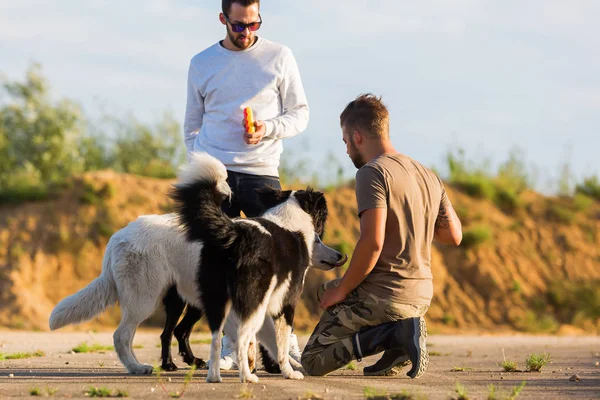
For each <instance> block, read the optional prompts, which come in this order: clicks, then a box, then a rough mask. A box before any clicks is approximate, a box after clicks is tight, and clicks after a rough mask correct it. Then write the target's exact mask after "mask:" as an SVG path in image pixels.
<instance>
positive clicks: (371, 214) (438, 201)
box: [302, 94, 462, 378]
mask: <svg viewBox="0 0 600 400" xmlns="http://www.w3.org/2000/svg"><path fill="white" fill-rule="evenodd" d="M340 124H341V128H342V135H343V141H344V143H345V144H346V150H347V153H348V156H349V157H350V159H351V160H352V162H353V163H354V165H355V166H356V168H358V172H357V173H356V199H357V203H358V216H359V217H360V238H359V240H358V242H357V243H356V247H355V250H354V254H353V256H352V261H351V263H350V266H349V267H348V270H347V271H346V273H345V274H344V276H343V277H342V278H339V279H336V280H333V281H329V282H327V283H325V284H324V285H323V286H322V287H321V288H320V289H319V291H318V296H319V301H320V304H321V307H322V308H323V309H325V310H326V311H325V312H324V313H323V315H322V316H321V320H320V321H319V323H318V324H317V326H316V328H315V330H314V332H313V334H312V335H311V337H310V339H309V340H308V343H307V345H306V347H305V349H304V352H303V353H302V366H303V367H304V369H305V370H306V372H307V373H308V374H309V375H317V376H322V375H326V374H328V373H330V372H332V371H334V370H336V369H338V368H341V367H343V366H345V365H346V364H348V363H349V362H350V361H352V360H353V359H357V360H359V361H360V360H361V359H362V358H363V357H367V356H370V355H374V354H377V353H379V352H382V351H384V353H383V356H382V357H381V359H380V360H379V361H378V362H377V363H376V364H375V365H372V366H370V367H367V368H365V371H364V373H365V375H395V374H397V373H398V372H399V369H400V367H402V366H404V365H407V364H408V363H409V362H410V363H411V364H412V367H411V369H410V370H409V371H408V373H407V375H408V376H410V377H411V378H419V377H420V376H421V375H422V374H423V373H424V372H425V370H426V369H427V365H428V362H429V354H428V353H427V348H426V344H425V337H426V336H427V328H426V325H425V320H424V319H423V316H424V315H425V313H426V312H427V310H428V308H429V305H430V303H431V298H432V296H433V283H432V275H431V245H432V241H433V239H434V238H435V239H437V240H439V241H440V242H442V243H447V244H452V245H456V246H458V245H459V244H460V241H461V239H462V227H461V223H460V221H459V219H458V217H457V215H456V212H455V211H454V209H453V208H452V204H451V203H450V200H449V199H448V197H447V195H446V191H445V189H444V185H443V183H442V181H441V180H440V178H439V177H438V176H437V175H436V174H435V173H434V172H433V171H431V170H430V169H428V168H426V167H424V166H423V165H421V164H420V163H419V162H417V161H415V160H413V159H412V158H410V157H408V156H405V155H403V154H400V153H398V152H397V151H396V150H395V149H394V147H393V145H392V143H391V140H390V135H389V113H388V110H387V108H386V106H385V105H384V104H383V103H382V102H381V98H377V97H375V96H373V95H371V94H367V95H361V96H359V97H358V98H356V99H355V100H354V101H352V102H351V103H349V104H348V106H347V107H346V109H345V110H344V111H343V112H342V114H341V116H340Z"/></svg>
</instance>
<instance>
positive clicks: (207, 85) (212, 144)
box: [184, 37, 309, 176]
mask: <svg viewBox="0 0 600 400" xmlns="http://www.w3.org/2000/svg"><path fill="white" fill-rule="evenodd" d="M245 107H250V108H252V111H253V113H254V119H255V120H256V121H259V120H262V121H264V122H265V126H266V134H265V137H264V138H263V140H262V141H261V142H260V143H259V144H256V145H249V144H246V142H244V133H245V130H244V127H243V124H242V121H243V118H244V108H245ZM308 114H309V113H308V104H307V101H306V95H305V94H304V88H303V86H302V81H301V79H300V73H299V72H298V66H297V64H296V60H295V59H294V56H293V54H292V52H291V50H290V49H289V48H287V47H285V46H282V45H280V44H277V43H273V42H271V41H269V40H266V39H263V38H260V37H259V38H258V39H257V41H256V43H255V44H254V45H253V46H251V47H250V48H248V49H246V50H242V51H231V50H227V49H226V48H224V47H223V46H221V45H220V44H219V43H217V44H215V45H213V46H211V47H209V48H208V49H206V50H204V51H203V52H201V53H199V54H197V55H196V56H195V57H194V58H192V61H191V63H190V69H189V74H188V97H187V107H186V113H185V123H184V134H185V145H186V147H187V151H188V154H189V152H191V151H204V152H207V153H208V154H210V155H212V156H214V157H216V158H217V159H219V160H220V161H221V162H223V164H225V166H226V167H227V169H228V170H231V171H235V172H243V173H248V174H253V175H269V176H279V172H278V170H277V168H278V167H279V157H280V155H281V152H282V151H283V146H282V143H281V140H282V139H283V138H288V137H292V136H295V135H297V134H298V133H300V132H302V131H303V130H304V129H306V126H307V124H308Z"/></svg>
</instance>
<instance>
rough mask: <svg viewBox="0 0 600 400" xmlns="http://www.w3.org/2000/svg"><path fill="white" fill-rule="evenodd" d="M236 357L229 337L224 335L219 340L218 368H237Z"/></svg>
mask: <svg viewBox="0 0 600 400" xmlns="http://www.w3.org/2000/svg"><path fill="white" fill-rule="evenodd" d="M237 358H238V356H237V351H235V349H233V346H232V343H231V341H230V340H229V338H228V337H227V336H225V335H224V336H223V339H222V340H221V361H220V363H219V369H222V370H230V369H237Z"/></svg>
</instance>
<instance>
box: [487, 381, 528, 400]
mask: <svg viewBox="0 0 600 400" xmlns="http://www.w3.org/2000/svg"><path fill="white" fill-rule="evenodd" d="M523 388H525V381H523V382H521V384H520V385H519V386H515V387H513V388H512V390H511V392H510V394H509V395H508V396H507V397H505V398H506V399H507V400H515V399H516V398H517V397H519V395H520V394H521V392H522V391H523ZM498 396H499V395H498V394H497V393H496V386H494V385H490V386H488V397H487V400H499V399H500V397H498Z"/></svg>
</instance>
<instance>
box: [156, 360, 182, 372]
mask: <svg viewBox="0 0 600 400" xmlns="http://www.w3.org/2000/svg"><path fill="white" fill-rule="evenodd" d="M160 368H161V369H162V370H163V371H166V372H173V371H177V369H178V368H177V365H175V364H174V363H172V362H170V363H165V364H163V365H161V366H160Z"/></svg>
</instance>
